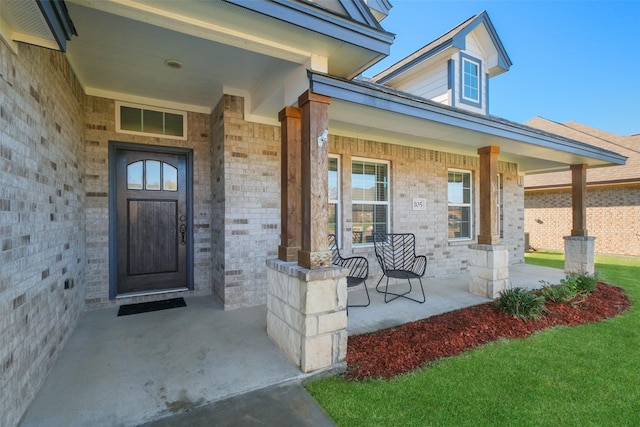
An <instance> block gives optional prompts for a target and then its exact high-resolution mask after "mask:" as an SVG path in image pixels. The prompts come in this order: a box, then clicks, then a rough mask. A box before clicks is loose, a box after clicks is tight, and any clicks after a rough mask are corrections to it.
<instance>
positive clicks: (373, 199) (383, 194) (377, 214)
mask: <svg viewBox="0 0 640 427" xmlns="http://www.w3.org/2000/svg"><path fill="white" fill-rule="evenodd" d="M351 200H352V205H351V222H352V224H351V225H352V239H353V245H359V244H364V243H373V233H387V232H389V163H388V162H383V161H374V160H367V159H357V158H353V159H352V162H351Z"/></svg>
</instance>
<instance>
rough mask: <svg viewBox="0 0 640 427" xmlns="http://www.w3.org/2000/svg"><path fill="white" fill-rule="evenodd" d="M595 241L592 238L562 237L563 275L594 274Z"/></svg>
mask: <svg viewBox="0 0 640 427" xmlns="http://www.w3.org/2000/svg"><path fill="white" fill-rule="evenodd" d="M595 240H596V238H595V237H594V236H564V271H565V273H568V274H571V273H577V274H594V273H595V271H596V270H595V247H596V242H595Z"/></svg>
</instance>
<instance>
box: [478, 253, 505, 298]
mask: <svg viewBox="0 0 640 427" xmlns="http://www.w3.org/2000/svg"><path fill="white" fill-rule="evenodd" d="M469 249H470V254H469V255H470V256H469V275H470V284H469V292H471V293H472V294H476V295H482V296H483V297H487V298H496V297H498V295H499V294H500V292H502V291H503V290H505V289H507V288H508V287H509V249H508V248H507V246H505V245H477V244H476V245H469Z"/></svg>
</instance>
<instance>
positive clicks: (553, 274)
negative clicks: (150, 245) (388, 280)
mask: <svg viewBox="0 0 640 427" xmlns="http://www.w3.org/2000/svg"><path fill="white" fill-rule="evenodd" d="M564 277H565V274H564V272H563V271H561V270H556V269H550V268H546V267H538V266H532V265H526V264H520V265H515V266H512V267H511V268H510V280H511V284H512V286H513V287H516V286H519V287H528V288H535V287H539V286H540V281H541V280H544V281H547V282H550V283H559V282H560V279H562V278H564ZM423 282H424V286H425V292H426V295H427V301H426V302H425V303H424V304H418V303H415V302H412V301H406V300H402V299H400V300H396V301H392V302H390V303H389V304H385V303H384V300H383V296H382V295H381V294H378V293H377V292H376V291H375V288H374V286H375V281H371V283H369V286H370V289H369V293H370V295H371V305H370V306H369V307H367V308H350V309H349V317H348V331H349V335H354V334H361V333H364V332H370V331H375V330H379V329H384V328H388V327H392V326H396V325H398V324H403V323H407V322H410V321H414V320H418V319H422V318H426V317H430V316H433V315H435V314H439V313H443V312H448V311H452V310H457V309H459V308H463V307H467V306H471V305H475V304H480V303H483V302H486V301H489V300H488V299H487V298H483V297H480V296H477V295H473V294H470V293H469V292H468V286H469V277H468V274H460V275H456V276H450V277H446V278H438V279H435V278H427V279H425V280H424V281H423ZM414 291H415V287H414ZM349 298H350V301H351V302H352V303H356V302H357V301H362V298H364V291H355V292H353V291H352V292H351V293H350V294H349ZM185 300H186V302H187V307H183V308H177V309H170V310H164V311H156V312H151V313H142V314H135V315H131V316H123V317H117V309H115V308H113V309H105V310H97V311H89V312H85V313H84V314H83V315H82V317H81V319H80V321H79V323H78V326H77V328H76V330H75V331H74V333H73V334H72V336H71V337H70V338H69V341H68V342H67V344H66V346H65V348H64V349H63V350H62V352H61V354H60V356H59V358H58V360H57V361H56V363H55V365H54V367H53V369H52V371H51V372H50V374H49V376H48V377H47V379H46V381H45V383H44V385H43V387H42V388H41V390H40V391H39V393H38V394H37V395H36V397H35V399H34V400H33V402H32V403H31V405H30V406H29V408H28V409H27V412H26V413H25V415H24V417H23V419H22V422H21V424H20V425H21V426H47V427H54V426H65V427H66V426H135V425H140V424H143V423H148V422H154V421H158V420H161V419H163V418H166V420H167V421H168V420H172V421H171V422H168V423H165V424H162V421H160V422H159V424H161V425H174V426H175V425H194V424H192V423H191V422H190V421H187V420H186V419H184V420H183V421H180V420H179V419H180V416H178V417H173V418H167V417H171V416H174V415H175V414H179V413H183V412H185V411H188V410H190V409H193V408H197V407H205V405H209V404H211V403H212V402H218V401H222V400H223V399H226V398H230V397H233V396H240V395H244V394H245V393H247V395H246V396H249V395H251V393H250V392H254V391H256V390H260V389H266V390H274V392H276V393H277V392H278V390H277V389H273V387H274V386H279V385H283V384H290V383H296V382H297V383H299V382H300V381H302V380H303V379H305V378H306V377H308V376H309V375H307V374H304V373H302V372H301V371H300V370H299V369H298V368H297V367H296V366H294V365H293V364H291V363H290V362H289V361H288V360H287V359H286V357H285V356H284V355H283V354H282V353H281V352H280V351H279V350H278V348H277V347H276V346H275V344H274V343H273V342H272V341H271V340H270V339H269V337H267V335H266V314H267V313H266V312H267V310H266V306H259V307H252V308H246V309H238V310H233V311H224V310H222V308H221V307H220V305H219V304H217V303H216V302H215V301H214V300H213V299H212V298H211V297H191V298H185ZM299 389H301V387H299ZM286 390H287V393H288V392H289V391H288V389H286ZM302 392H303V393H304V391H302ZM282 393H284V392H282ZM287 396H288V394H287ZM302 397H303V398H304V399H307V397H308V396H307V397H305V396H302ZM237 402H244V403H243V404H242V405H240V406H241V408H240V407H239V408H238V411H237V413H235V414H234V412H233V408H228V406H229V405H226V406H227V408H226V411H227V412H226V413H227V415H226V416H227V417H228V419H232V418H234V417H237V418H236V420H235V421H238V420H240V419H241V417H243V416H246V411H247V403H246V402H247V400H246V399H245V400H242V399H238V400H237ZM258 402H261V403H259V404H264V402H265V400H264V396H262V397H261V400H259V401H258ZM305 402H308V400H305ZM272 403H275V400H272ZM267 404H268V403H267ZM275 404H277V403H275ZM249 406H251V405H249ZM309 406H313V404H312V403H311V404H310V405H309ZM315 410H317V408H309V411H306V410H304V411H301V412H299V413H300V414H302V417H303V418H305V417H306V418H308V419H307V420H306V421H305V423H303V424H301V423H299V422H295V421H292V423H291V424H286V425H320V424H323V423H320V422H319V421H318V420H321V419H322V413H319V414H318V413H316V412H314V411H315ZM192 412H193V413H197V412H198V411H192ZM188 413H189V412H187V414H188ZM200 413H202V412H200ZM210 413H211V412H210ZM271 413H273V412H271ZM298 415H299V414H296V416H298ZM278 416H279V417H283V416H284V414H283V413H282V412H280V413H279V415H278ZM296 419H297V420H300V418H296ZM277 420H278V424H280V425H285V424H282V423H280V422H279V421H280V420H281V418H277ZM232 421H233V420H232ZM263 421H264V420H263ZM269 421H271V424H270V423H269ZM325 421H327V422H326V424H323V425H331V422H330V420H325ZM274 422H276V420H274V419H271V420H268V421H266V422H264V424H265V425H273V423H274ZM223 424H224V423H222V422H220V423H215V422H213V421H212V424H211V425H223ZM198 425H207V424H198ZM224 425H262V422H261V421H260V422H255V423H242V422H240V423H238V424H235V422H233V423H229V424H224Z"/></svg>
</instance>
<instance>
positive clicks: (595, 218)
mask: <svg viewBox="0 0 640 427" xmlns="http://www.w3.org/2000/svg"><path fill="white" fill-rule="evenodd" d="M526 124H527V125H529V126H532V127H535V128H539V129H542V130H544V131H547V132H551V133H554V134H557V135H563V136H566V137H567V138H571V139H575V140H578V141H583V142H585V143H587V144H590V145H594V146H597V147H602V148H604V149H607V150H612V151H615V152H617V153H620V154H623V155H624V156H627V157H628V159H627V163H626V165H623V166H622V165H621V166H615V167H610V168H595V169H587V228H588V230H589V235H591V236H595V237H596V239H595V251H596V253H599V254H617V255H628V256H640V134H636V135H630V136H621V135H615V134H612V133H608V132H605V131H602V130H599V129H594V128H592V127H589V126H586V125H583V124H580V123H576V122H567V123H556V122H553V121H550V120H547V119H544V118H542V117H536V118H534V119H532V120H530V121H528V122H527V123H526ZM524 183H525V193H524V194H525V196H524V200H525V210H524V212H525V215H524V218H525V223H524V224H525V225H524V229H525V232H526V233H527V235H528V238H529V245H530V247H531V248H532V249H533V250H559V251H563V250H564V243H563V241H562V236H566V235H567V234H568V233H569V230H570V228H571V176H570V175H569V173H568V172H553V173H543V174H536V175H527V176H526V177H525V181H524Z"/></svg>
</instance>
